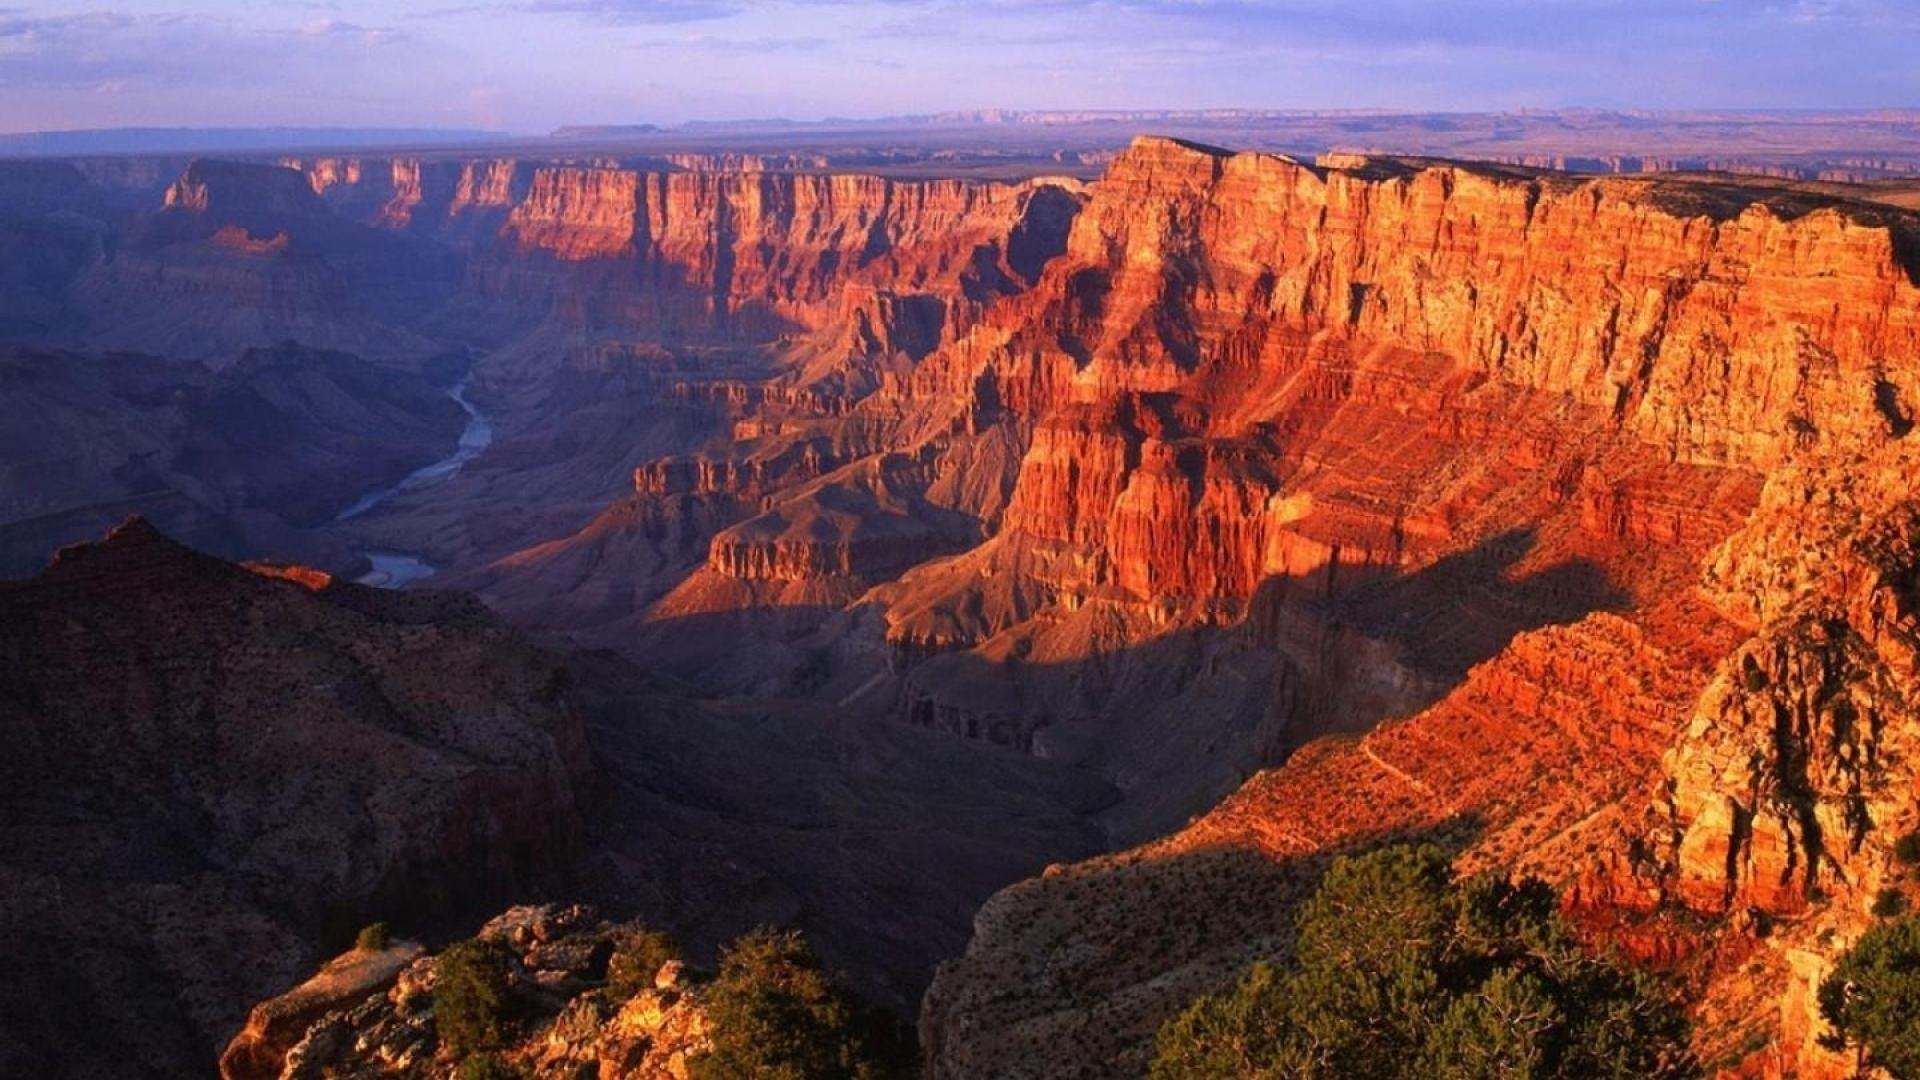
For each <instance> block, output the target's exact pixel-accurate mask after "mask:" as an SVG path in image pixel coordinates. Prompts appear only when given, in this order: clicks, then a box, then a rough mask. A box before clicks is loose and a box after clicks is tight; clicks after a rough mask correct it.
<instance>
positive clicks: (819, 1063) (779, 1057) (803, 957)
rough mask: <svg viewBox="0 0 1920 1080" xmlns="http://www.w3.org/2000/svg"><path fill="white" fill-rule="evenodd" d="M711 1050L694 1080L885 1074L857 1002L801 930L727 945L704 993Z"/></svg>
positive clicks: (759, 934)
mask: <svg viewBox="0 0 1920 1080" xmlns="http://www.w3.org/2000/svg"><path fill="white" fill-rule="evenodd" d="M707 1002H708V1011H707V1017H708V1020H709V1022H710V1023H711V1024H712V1026H713V1049H712V1051H711V1052H709V1053H708V1054H706V1055H705V1056H703V1057H701V1058H699V1059H698V1060H696V1061H695V1062H694V1063H693V1075H694V1076H695V1077H696V1078H697V1080H844V1078H848V1077H856V1078H863V1077H876V1076H879V1075H880V1065H879V1063H878V1061H877V1058H876V1055H875V1052H874V1050H873V1048H872V1045H871V1041H870V1039H869V1038H868V1036H867V1034H866V1032H865V1030H864V1027H865V1025H864V1024H863V1023H862V1021H861V1020H860V1018H859V1016H858V1015H857V1012H856V1010H855V1008H854V1007H853V1004H852V1002H851V1001H850V1000H849V999H848V998H847V996H846V994H845V993H844V992H843V991H842V990H841V989H840V987H838V986H837V985H835V983H834V982H833V981H832V980H831V979H829V978H828V977H827V976H826V974H825V973H824V972H822V971H821V970H820V965H819V962H818V961H816V960H815V959H814V956H813V950H812V949H810V948H809V947H808V946H807V942H806V939H805V938H803V937H801V936H800V934H799V933H798V932H797V931H792V930H787V931H776V930H766V929H762V930H755V931H753V932H752V933H750V934H747V935H745V936H743V937H741V938H740V939H739V940H738V941H735V942H734V943H733V944H732V945H731V946H729V947H728V949H727V950H726V952H725V953H724V954H723V955H722V956H721V957H720V973H719V975H718V976H717V977H716V978H715V979H714V982H713V985H712V987H711V988H710V989H709V991H708V994H707Z"/></svg>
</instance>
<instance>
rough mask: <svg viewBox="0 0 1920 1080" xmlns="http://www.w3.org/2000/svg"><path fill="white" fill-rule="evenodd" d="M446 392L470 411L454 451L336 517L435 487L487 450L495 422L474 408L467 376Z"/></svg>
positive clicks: (357, 513)
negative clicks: (397, 496)
mask: <svg viewBox="0 0 1920 1080" xmlns="http://www.w3.org/2000/svg"><path fill="white" fill-rule="evenodd" d="M447 396H448V397H450V398H452V399H453V400H454V402H455V404H457V405H459V406H460V407H461V408H462V409H465V410H466V413H467V426H466V428H465V429H464V430H462V431H461V432H460V441H459V442H458V443H456V444H455V445H454V448H453V453H451V454H449V455H447V456H446V457H444V458H441V459H440V460H439V461H436V462H434V463H433V464H431V465H422V466H420V467H419V468H417V469H415V470H413V471H412V472H410V473H408V474H407V475H406V476H405V477H403V478H402V479H401V481H400V482H399V483H397V484H394V485H392V486H390V487H383V488H378V489H376V490H374V491H371V492H368V493H367V494H365V495H362V496H360V498H359V499H358V500H357V501H356V502H355V503H354V504H353V505H352V506H349V507H347V508H346V509H345V510H342V511H340V514H339V516H338V517H335V518H334V519H333V520H335V521H351V520H353V519H354V518H357V517H359V516H360V515H361V514H364V513H366V512H367V511H369V510H371V509H373V508H374V507H376V506H379V505H380V504H381V503H383V502H385V501H387V499H388V498H389V497H391V496H394V495H397V494H399V493H400V492H402V491H417V490H419V489H420V488H423V487H432V486H433V485H434V484H437V483H439V482H441V481H442V480H445V479H447V478H449V477H451V476H454V475H456V474H457V473H459V471H460V470H461V469H463V468H465V467H466V464H467V462H469V461H472V460H473V459H474V458H477V457H479V456H480V455H481V454H482V453H483V452H485V451H486V449H487V447H488V446H489V445H490V444H491V443H492V442H493V422H492V421H490V420H488V419H487V418H486V417H485V416H484V415H482V414H481V412H480V410H479V409H476V408H474V407H473V402H471V401H468V400H467V380H465V379H461V380H460V381H459V382H457V383H454V384H453V389H451V390H448V391H447Z"/></svg>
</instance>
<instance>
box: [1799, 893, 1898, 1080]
mask: <svg viewBox="0 0 1920 1080" xmlns="http://www.w3.org/2000/svg"><path fill="white" fill-rule="evenodd" d="M1820 1014H1821V1016H1823V1017H1825V1019H1826V1021H1827V1023H1828V1024H1830V1025H1832V1027H1833V1033H1832V1034H1831V1035H1829V1036H1827V1037H1826V1038H1825V1039H1823V1040H1822V1041H1824V1042H1825V1043H1826V1044H1827V1045H1828V1046H1829V1047H1830V1048H1832V1049H1835V1050H1840V1049H1845V1048H1847V1047H1854V1048H1857V1049H1859V1050H1861V1051H1864V1054H1865V1059H1866V1064H1867V1065H1870V1066H1877V1067H1879V1068H1881V1069H1885V1070H1886V1071H1887V1072H1888V1073H1889V1074H1890V1075H1892V1076H1893V1077H1894V1078H1895V1080H1920V916H1908V917H1907V918H1904V919H1901V920H1899V921H1897V922H1888V923H1881V924H1880V925H1878V926H1876V927H1874V928H1873V929H1871V930H1869V931H1867V932H1866V933H1865V934H1863V935H1862V936H1861V938H1860V940H1859V941H1858V942H1857V943H1856V944H1855V945H1854V947H1853V948H1852V949H1851V950H1849V951H1848V952H1847V953H1846V954H1845V955H1843V956H1842V957H1841V958H1840V962H1839V963H1838V964H1836V965H1834V969H1833V972H1832V974H1830V975H1828V976H1827V978H1826V979H1825V981H1823V982H1822V983H1821V984H1820Z"/></svg>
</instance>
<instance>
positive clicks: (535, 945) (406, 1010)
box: [220, 904, 710, 1080]
mask: <svg viewBox="0 0 1920 1080" xmlns="http://www.w3.org/2000/svg"><path fill="white" fill-rule="evenodd" d="M628 929H630V928H628V927H624V926H621V925H617V924H612V923H608V922H606V921H604V920H601V919H599V918H598V917H597V916H596V915H595V914H594V913H593V912H592V910H591V909H587V908H582V907H579V906H561V905H557V904H550V905H546V906H544V907H516V908H511V909H509V910H507V911H506V912H504V913H502V914H501V915H499V916H497V917H495V918H494V919H492V920H491V921H489V922H488V923H487V924H486V925H485V926H483V927H482V928H481V929H480V932H479V934H478V935H476V938H475V940H477V941H487V942H498V943H500V944H502V945H504V946H506V948H507V949H508V950H509V954H510V956H511V961H510V964H511V966H510V969H509V972H508V986H507V993H508V994H509V995H510V1002H509V1004H510V1007H511V1011H512V1013H513V1015H514V1016H515V1020H514V1024H513V1029H512V1030H511V1031H510V1032H508V1033H506V1034H507V1035H508V1038H507V1040H506V1046H505V1047H504V1048H503V1049H501V1050H499V1051H496V1052H494V1056H495V1057H496V1058H499V1059H502V1060H504V1061H505V1062H507V1063H509V1064H510V1065H512V1066H514V1067H518V1068H520V1069H521V1070H522V1071H523V1072H525V1073H526V1074H527V1075H531V1076H535V1077H540V1078H543V1080H544V1078H554V1080H570V1078H572V1077H577V1076H581V1075H607V1076H622V1077H632V1078H634V1080H687V1077H688V1076H689V1075H690V1070H689V1066H690V1063H691V1062H692V1061H693V1060H695V1059H697V1058H698V1057H699V1056H700V1055H701V1054H703V1053H705V1052H706V1051H707V1049H708V1047H709V1046H710V1043H709V1041H708V1030H709V1025H708V1021H707V1015H706V1007H705V1003H704V1000H703V987H702V986H701V984H700V982H699V981H698V980H697V979H696V977H695V976H694V974H693V973H692V972H691V971H689V970H688V969H687V968H686V967H685V965H683V964H681V963H680V962H679V961H677V960H672V961H668V962H667V963H666V964H664V965H663V966H662V967H661V968H660V969H659V970H658V971H657V972H655V973H653V977H652V980H651V985H650V986H646V987H641V988H638V989H637V990H629V991H628V992H629V993H630V996H626V997H620V996H616V994H615V991H614V989H613V988H612V987H608V986H606V985H605V983H606V977H607V964H608V959H609V957H610V956H611V955H612V954H613V952H614V949H615V947H616V944H617V942H618V940H619V935H620V934H621V933H623V932H624V931H626V930H628ZM439 959H440V958H439V956H423V955H421V952H420V949H419V947H418V946H411V945H409V946H401V947H395V948H393V949H389V950H386V951H384V952H378V953H365V952H360V951H355V952H350V953H346V954H344V955H342V956H339V957H336V958H335V959H333V960H332V961H330V962H328V963H327V964H326V965H325V966H324V967H322V968H321V969H320V971H319V972H318V973H317V974H315V975H314V976H313V977H312V978H311V979H309V980H307V981H306V982H305V983H302V984H301V985H300V986H298V987H296V988H294V989H293V990H291V991H289V992H288V993H286V994H284V995H282V996H280V997H278V998H274V999H272V1000H270V1001H265V1002H262V1003H261V1004H260V1005H258V1006H256V1007H255V1009H254V1011H253V1016H252V1018H251V1019H249V1021H248V1024H247V1028H246V1029H245V1030H244V1031H242V1032H241V1033H240V1034H239V1035H237V1036H235V1037H234V1041H233V1042H232V1043H231V1044H230V1045H229V1046H228V1047H227V1051H226V1054H225V1055H224V1056H223V1057H222V1058H221V1061H220V1075H221V1077H222V1078H223V1080H273V1078H275V1077H287V1078H290V1080H301V1078H308V1077H315V1078H317V1077H322V1076H393V1075H423V1076H453V1075H455V1074H456V1072H457V1071H458V1069H459V1065H460V1062H461V1061H462V1058H461V1056H460V1055H459V1054H457V1053H456V1052H455V1051H453V1050H452V1049H450V1048H448V1047H446V1046H444V1045H443V1044H442V1043H441V1042H440V1039H439V1035H438V1031H437V1030H436V1027H435V1023H434V1018H435V999H434V988H435V984H436V981H437V975H438V964H439ZM288 1034H291V1035H292V1036H293V1037H292V1038H291V1039H289V1038H287V1037H286V1036H287V1035H288Z"/></svg>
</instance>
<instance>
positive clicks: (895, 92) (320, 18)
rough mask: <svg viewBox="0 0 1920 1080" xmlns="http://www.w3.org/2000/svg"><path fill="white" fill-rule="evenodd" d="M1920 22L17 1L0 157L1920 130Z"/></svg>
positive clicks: (512, 2)
mask: <svg viewBox="0 0 1920 1080" xmlns="http://www.w3.org/2000/svg"><path fill="white" fill-rule="evenodd" d="M1916 58H1920V0H420V2H407V0H387V2H383V3H382V2H370V0H306V2H299V0H295V2H274V0H128V2H124V3H111V2H106V3H91V2H88V0H62V2H58V3H36V2H30V0H0V131H33V130H51V129H67V128H97V127H119V126H250V125H298V126H353V127H458V128H486V129H490V130H502V131H510V132H514V133H528V134H530V133H540V132H545V131H549V130H551V129H553V128H555V127H558V126H560V125H562V124H618V123H649V122H650V123H661V124H671V123H678V122H682V121H686V120H696V119H716V120H717V119H745V118H766V117H791V118H795V119H817V118H821V117H829V116H843V117H870V116H886V115H896V114H903V113H926V112H941V111H948V110H962V109H979V108H1013V109H1095V108H1117V109H1131V108H1213V107H1245V108H1275V109H1290V108H1302V109H1317V108H1395V109H1411V110H1422V111H1444V110H1482V109H1514V108H1529V107H1534V108H1557V107H1567V106H1595V107H1631V108H1654V109H1671V108H1716V109H1719V108H1880V107H1903V106H1915V105H1920V60H1916Z"/></svg>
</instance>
